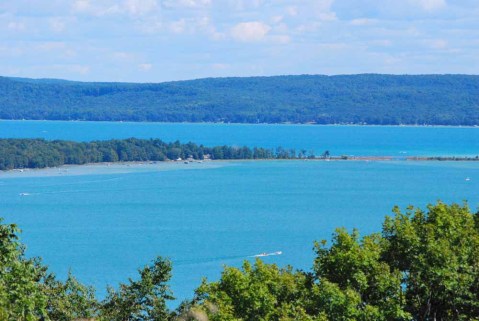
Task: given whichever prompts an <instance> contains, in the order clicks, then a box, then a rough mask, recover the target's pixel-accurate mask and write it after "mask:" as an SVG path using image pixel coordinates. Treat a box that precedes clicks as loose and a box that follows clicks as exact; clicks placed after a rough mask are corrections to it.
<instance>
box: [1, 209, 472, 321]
mask: <svg viewBox="0 0 479 321" xmlns="http://www.w3.org/2000/svg"><path fill="white" fill-rule="evenodd" d="M0 223H1V221H0ZM314 250H315V253H316V258H315V260H314V262H313V268H312V270H311V272H307V271H301V270H294V269H293V268H292V267H285V268H280V267H278V266H276V265H274V264H265V263H263V262H262V261H261V260H259V259H257V260H256V262H255V263H253V264H252V263H250V262H248V261H245V262H244V264H243V267H242V268H241V269H239V268H234V267H226V268H225V269H224V271H223V273H222V275H221V278H220V279H219V280H218V281H215V282H208V281H207V280H203V282H202V284H201V285H200V286H199V288H198V289H197V290H196V291H195V296H194V298H193V299H192V300H189V301H185V302H183V303H182V304H181V305H180V306H179V307H178V308H177V309H176V310H175V311H171V310H169V309H168V307H167V304H166V302H167V301H168V300H171V299H172V298H173V296H172V293H171V290H170V288H169V286H168V281H169V279H170V277H171V272H172V265H171V263H170V261H169V260H167V259H164V258H161V257H158V258H156V259H155V260H154V261H153V262H151V264H149V265H146V266H145V267H143V268H142V269H140V270H138V272H139V277H138V279H136V280H133V279H129V281H128V283H125V284H120V285H119V287H118V289H113V288H110V289H109V291H108V296H107V297H106V298H105V299H104V300H103V301H98V300H97V299H95V296H94V291H93V289H92V288H89V287H86V286H84V285H82V284H80V283H79V282H78V281H77V280H76V279H75V278H74V277H73V276H72V275H69V277H68V279H67V280H66V281H65V282H62V281H59V280H57V279H56V278H55V276H54V275H52V274H50V273H49V272H48V269H47V268H46V267H45V266H43V265H42V264H41V261H40V260H39V259H36V258H34V259H28V258H26V257H25V255H24V246H23V245H22V244H21V243H20V242H19V241H18V229H17V227H16V226H15V225H10V224H0V254H1V256H0V319H1V320H6V321H27V320H28V321H30V320H52V321H53V320H58V321H70V320H75V319H79V318H94V320H99V321H186V320H199V321H207V320H211V321H258V320H260V321H293V320H294V321H333V320H334V321H370V320H379V321H411V320H416V321H449V320H451V321H453V320H454V321H469V320H479V213H476V214H473V213H471V211H470V209H469V208H468V207H467V205H464V206H460V205H458V204H452V205H446V204H443V203H441V202H439V203H437V204H436V205H430V206H428V209H427V211H423V210H421V209H415V208H412V207H410V208H408V209H407V211H406V213H402V212H401V211H400V210H399V209H398V208H395V209H394V216H392V217H387V218H386V220H385V221H384V224H383V228H382V232H381V233H375V234H371V235H366V236H364V237H362V238H361V237H360V236H359V233H358V231H356V230H354V231H353V232H352V233H349V232H348V231H346V230H345V229H337V230H336V231H335V232H334V234H333V237H332V241H331V243H330V244H329V243H328V242H327V241H321V242H317V243H315V246H314Z"/></svg>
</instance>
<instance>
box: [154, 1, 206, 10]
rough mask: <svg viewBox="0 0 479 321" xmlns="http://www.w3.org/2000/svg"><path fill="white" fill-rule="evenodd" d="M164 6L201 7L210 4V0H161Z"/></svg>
mask: <svg viewBox="0 0 479 321" xmlns="http://www.w3.org/2000/svg"><path fill="white" fill-rule="evenodd" d="M162 5H163V6H164V7H165V8H203V7H208V6H209V5H211V0H163V1H162Z"/></svg>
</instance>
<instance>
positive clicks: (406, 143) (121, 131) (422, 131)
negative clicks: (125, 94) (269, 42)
mask: <svg viewBox="0 0 479 321" xmlns="http://www.w3.org/2000/svg"><path fill="white" fill-rule="evenodd" d="M0 137H4V138H5V137H9V138H40V137H42V138H45V139H65V140H74V141H91V140H101V139H112V138H129V137H137V138H161V139H162V140H164V141H167V142H169V141H175V140H180V141H182V142H185V143H186V142H188V141H193V142H195V143H200V144H203V145H205V146H213V145H237V146H243V145H247V146H249V147H253V146H258V147H267V148H275V147H278V146H282V147H285V148H295V149H297V151H299V150H300V149H305V150H306V151H311V150H312V151H314V152H315V153H316V155H319V154H321V153H322V152H324V151H325V150H329V151H330V153H331V155H364V156H397V155H400V156H408V155H414V156H449V155H455V156H475V155H477V154H479V128H471V127H407V126H403V127H398V126H319V125H265V124H259V125H248V124H208V123H196V124H185V123H128V122H125V123H121V122H74V121H5V120H4V121H0Z"/></svg>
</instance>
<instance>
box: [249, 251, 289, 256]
mask: <svg viewBox="0 0 479 321" xmlns="http://www.w3.org/2000/svg"><path fill="white" fill-rule="evenodd" d="M281 254H283V252H281V251H277V252H271V253H266V252H263V253H259V254H256V255H252V256H251V257H265V256H275V255H281Z"/></svg>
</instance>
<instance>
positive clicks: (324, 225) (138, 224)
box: [0, 121, 479, 300]
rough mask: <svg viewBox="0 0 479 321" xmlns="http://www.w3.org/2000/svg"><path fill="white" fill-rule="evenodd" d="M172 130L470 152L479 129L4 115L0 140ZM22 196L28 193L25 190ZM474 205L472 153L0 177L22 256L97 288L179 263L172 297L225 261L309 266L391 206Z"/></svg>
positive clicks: (122, 167) (477, 190)
mask: <svg viewBox="0 0 479 321" xmlns="http://www.w3.org/2000/svg"><path fill="white" fill-rule="evenodd" d="M132 136H135V137H143V138H149V137H155V138H156V137H157V138H161V139H163V140H165V141H171V140H176V139H180V140H182V141H189V140H192V141H195V142H199V143H203V144H205V145H221V144H237V145H248V146H254V145H256V146H266V147H273V146H277V145H282V146H285V147H287V148H297V149H300V148H305V149H315V150H319V151H322V150H325V149H328V150H330V151H331V154H333V155H335V154H338V155H340V154H354V155H397V154H404V153H406V154H407V155H433V154H435V155H439V154H440V155H477V154H478V152H479V146H478V142H479V128H446V127H360V126H351V127H348V126H297V125H225V124H155V123H147V124H136V123H82V122H42V121H40V122H35V121H17V122H15V121H1V122H0V137H44V138H47V139H58V138H62V139H71V140H80V141H81V140H92V139H108V138H123V137H132ZM21 193H27V194H28V195H25V196H21V195H20V194H21ZM438 199H441V200H443V201H445V202H462V201H463V200H468V201H469V204H470V206H471V207H472V208H473V209H476V208H477V207H478V205H479V162H407V161H384V162H367V161H347V162H339V161H338V162H335V161H331V162H324V161H220V162H204V163H201V164H200V163H195V164H183V163H168V164H166V163H162V164H130V165H129V166H128V165H126V164H117V165H112V166H106V165H89V166H79V167H75V166H73V167H65V168H60V169H46V170H32V171H24V172H7V173H5V172H4V173H0V205H1V206H0V216H2V217H4V218H5V219H6V221H7V222H15V223H17V224H19V225H20V227H21V228H22V230H23V234H22V241H24V242H25V243H26V244H27V246H28V255H32V256H33V255H39V256H42V257H43V259H44V262H45V263H46V264H47V265H49V266H50V268H51V270H52V271H54V272H56V273H57V274H58V275H59V276H60V277H61V278H64V277H65V276H66V274H67V272H68V269H69V268H71V269H72V271H73V273H74V274H75V275H76V276H77V277H78V278H79V279H80V280H81V281H82V282H85V283H88V284H92V285H94V286H95V287H97V289H98V293H99V296H100V297H102V296H104V295H105V286H106V285H107V284H110V285H114V286H115V285H117V284H118V282H122V281H126V280H127V278H128V277H135V273H136V269H137V268H140V267H141V266H143V265H144V264H147V263H148V262H150V261H151V260H152V259H153V258H154V257H155V256H156V255H162V256H167V257H169V258H171V260H172V261H173V263H174V270H173V274H174V277H173V279H172V281H171V285H172V288H173V291H174V293H175V295H176V297H177V298H178V299H179V300H181V299H184V298H189V297H191V296H192V294H193V290H194V288H196V287H197V286H198V285H199V284H200V282H201V277H202V276H206V277H208V278H209V279H212V280H214V279H217V278H218V277H219V274H220V272H221V269H222V266H223V265H224V264H226V265H233V266H239V265H241V263H242V261H243V260H245V259H249V260H252V259H253V258H252V256H254V255H256V254H259V253H263V252H274V251H282V252H283V254H282V255H279V256H270V257H265V258H264V260H265V261H266V262H270V263H277V264H280V265H286V264H291V265H293V266H294V267H297V268H302V269H309V268H310V267H311V266H312V263H313V258H314V253H313V251H312V246H313V241H314V240H321V239H330V237H331V234H332V232H333V231H334V228H335V227H339V226H344V227H346V228H348V229H351V228H354V227H356V228H359V229H360V231H361V232H362V234H365V233H370V232H373V231H378V230H379V229H380V227H381V223H382V221H383V219H384V216H385V215H388V214H390V213H391V209H392V207H393V206H394V205H399V206H401V207H402V208H404V207H405V206H407V205H409V204H414V205H417V206H420V207H425V206H426V205H427V204H428V203H433V202H436V200H438Z"/></svg>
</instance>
